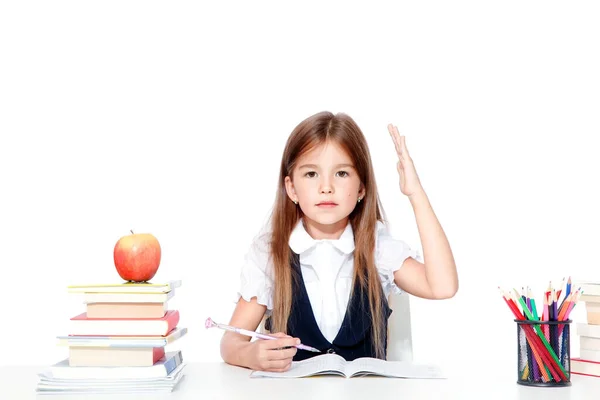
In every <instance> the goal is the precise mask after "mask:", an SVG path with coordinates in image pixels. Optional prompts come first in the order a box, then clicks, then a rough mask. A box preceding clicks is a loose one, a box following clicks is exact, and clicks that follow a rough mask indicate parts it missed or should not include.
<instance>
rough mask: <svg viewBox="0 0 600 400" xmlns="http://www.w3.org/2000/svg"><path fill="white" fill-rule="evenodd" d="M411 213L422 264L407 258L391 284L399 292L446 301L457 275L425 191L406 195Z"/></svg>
mask: <svg viewBox="0 0 600 400" xmlns="http://www.w3.org/2000/svg"><path fill="white" fill-rule="evenodd" d="M409 199H410V203H411V205H412V207H413V209H414V212H415V218H416V220H417V227H418V229H419V236H420V238H421V243H422V245H423V253H424V254H423V256H424V260H425V264H423V263H421V262H419V261H417V260H415V259H414V258H411V257H409V258H407V259H406V260H405V261H404V263H403V264H402V267H401V268H400V269H399V270H397V271H396V272H395V273H394V282H395V283H396V285H397V286H398V287H399V288H401V289H402V290H404V291H406V292H407V293H410V294H412V295H414V296H418V297H423V298H426V299H447V298H450V297H453V296H454V295H455V294H456V292H457V290H458V273H457V271H456V264H455V263H454V257H453V255H452V250H451V249H450V244H449V243H448V239H447V238H446V235H445V234H444V230H443V229H442V226H441V225H440V223H439V221H438V219H437V217H436V215H435V213H434V212H433V209H432V207H431V204H430V203H429V199H428V198H427V195H426V194H425V191H423V190H419V191H417V192H415V193H414V194H412V195H411V196H409Z"/></svg>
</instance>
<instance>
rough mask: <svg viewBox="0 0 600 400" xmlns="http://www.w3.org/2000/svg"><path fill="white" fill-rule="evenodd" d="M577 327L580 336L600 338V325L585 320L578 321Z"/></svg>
mask: <svg viewBox="0 0 600 400" xmlns="http://www.w3.org/2000/svg"><path fill="white" fill-rule="evenodd" d="M576 327H577V334H578V335H579V336H588V337H594V338H600V325H591V324H586V323H583V322H578V323H577V325H576Z"/></svg>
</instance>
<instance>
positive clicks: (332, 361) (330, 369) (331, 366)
mask: <svg viewBox="0 0 600 400" xmlns="http://www.w3.org/2000/svg"><path fill="white" fill-rule="evenodd" d="M316 375H339V376H343V377H346V378H353V377H357V376H365V375H376V376H382V377H389V378H415V379H444V378H446V376H445V374H444V372H443V371H442V369H441V368H440V367H438V366H435V365H428V364H418V363H414V362H408V361H385V360H380V359H378V358H370V357H362V358H357V359H355V360H353V361H346V360H345V359H344V358H343V357H342V356H340V355H338V354H322V355H318V356H314V357H311V358H308V359H306V360H302V361H293V362H292V366H291V368H290V369H289V370H287V371H284V372H267V371H252V373H251V374H250V377H252V378H259V377H264V378H303V377H308V376H316Z"/></svg>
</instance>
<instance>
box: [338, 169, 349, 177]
mask: <svg viewBox="0 0 600 400" xmlns="http://www.w3.org/2000/svg"><path fill="white" fill-rule="evenodd" d="M338 175H339V176H340V177H341V178H345V177H347V176H348V173H347V172H346V171H339V172H338Z"/></svg>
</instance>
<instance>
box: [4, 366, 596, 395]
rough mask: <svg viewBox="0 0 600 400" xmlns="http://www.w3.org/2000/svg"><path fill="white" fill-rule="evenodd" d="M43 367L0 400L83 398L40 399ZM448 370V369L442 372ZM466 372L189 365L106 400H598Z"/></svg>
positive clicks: (580, 391) (578, 381)
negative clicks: (276, 374) (167, 382)
mask: <svg viewBox="0 0 600 400" xmlns="http://www.w3.org/2000/svg"><path fill="white" fill-rule="evenodd" d="M42 369H43V367H22V366H19V367H0V397H2V398H3V399H11V400H21V399H52V400H54V399H70V400H75V399H82V398H84V397H79V396H74V395H66V396H56V395H52V396H47V395H46V396H40V395H36V393H35V386H36V384H37V382H38V376H37V372H39V371H41V370H42ZM446 370H447V369H446ZM465 370H466V369H465V368H453V369H452V370H447V373H448V379H443V380H427V379H423V380H420V379H396V378H379V377H363V378H351V379H346V378H342V377H335V376H332V377H313V378H301V379H267V378H249V374H250V371H249V370H247V369H244V368H240V367H234V366H231V365H227V364H225V363H191V364H188V365H187V366H186V368H185V370H184V373H185V375H186V376H185V378H183V380H182V381H181V382H180V383H179V386H178V387H177V388H176V389H175V391H174V392H173V393H171V394H167V395H143V396H139V395H138V396H120V397H118V396H110V399H111V400H112V399H128V400H131V399H133V398H138V397H139V398H150V399H169V400H181V399H194V400H198V399H235V400H239V399H242V398H245V399H268V398H273V397H274V396H275V397H277V398H282V399H286V400H288V399H289V400H292V399H302V400H307V399H337V398H343V399H364V398H369V399H372V400H380V399H394V400H398V399H402V400H405V399H442V398H443V399H465V398H467V396H469V395H471V394H473V395H475V398H485V399H502V400H507V399H510V400H515V399H523V400H525V399H527V400H536V399H540V400H542V399H543V400H552V399H556V400H569V399H573V400H575V399H576V400H587V399H598V393H600V378H593V377H587V376H581V375H572V376H571V382H572V385H571V386H569V387H560V388H536V387H526V386H522V385H518V384H517V383H516V375H515V374H513V373H512V370H513V368H508V367H506V368H503V369H502V372H500V371H498V368H496V369H494V370H489V369H486V368H483V363H475V367H474V368H473V369H472V370H473V372H472V377H471V376H469V374H467V373H465ZM108 397H109V396H85V399H107V398H108Z"/></svg>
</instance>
